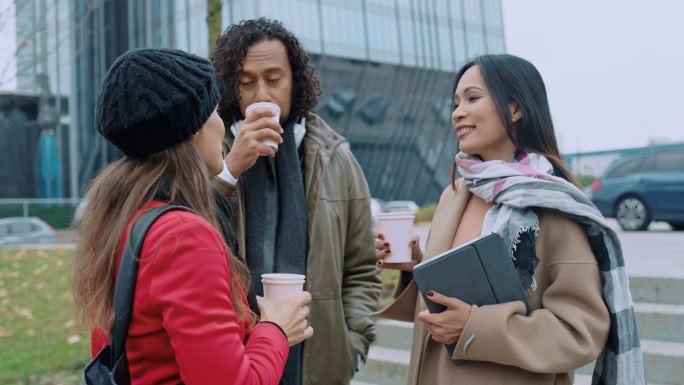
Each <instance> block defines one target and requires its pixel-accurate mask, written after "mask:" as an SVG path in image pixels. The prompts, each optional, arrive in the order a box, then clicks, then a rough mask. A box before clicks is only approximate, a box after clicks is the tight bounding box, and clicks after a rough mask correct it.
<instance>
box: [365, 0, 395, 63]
mask: <svg viewBox="0 0 684 385" xmlns="http://www.w3.org/2000/svg"><path fill="white" fill-rule="evenodd" d="M366 12H367V17H366V19H367V23H368V45H369V48H370V60H373V61H379V62H384V63H398V62H399V36H398V31H397V18H396V8H395V6H394V2H393V1H387V0H366Z"/></svg>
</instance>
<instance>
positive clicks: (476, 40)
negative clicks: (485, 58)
mask: <svg viewBox="0 0 684 385" xmlns="http://www.w3.org/2000/svg"><path fill="white" fill-rule="evenodd" d="M461 3H462V9H463V15H464V17H465V25H466V28H465V30H466V40H467V42H468V52H467V54H468V57H474V56H477V55H482V54H485V53H487V41H486V40H485V35H484V32H485V26H484V18H483V16H482V1H481V0H461Z"/></svg>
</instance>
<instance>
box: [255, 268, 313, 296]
mask: <svg viewBox="0 0 684 385" xmlns="http://www.w3.org/2000/svg"><path fill="white" fill-rule="evenodd" d="M305 281H306V277H305V276H303V275H301V274H281V273H270V274H262V275H261V283H262V285H263V286H264V298H265V299H267V300H269V301H282V300H286V299H288V298H291V297H294V296H295V295H297V294H299V293H301V292H302V291H303V290H304V282H305Z"/></svg>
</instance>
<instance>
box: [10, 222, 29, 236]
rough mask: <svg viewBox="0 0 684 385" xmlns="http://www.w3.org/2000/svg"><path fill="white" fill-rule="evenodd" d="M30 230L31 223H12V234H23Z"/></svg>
mask: <svg viewBox="0 0 684 385" xmlns="http://www.w3.org/2000/svg"><path fill="white" fill-rule="evenodd" d="M30 231H31V224H30V223H28V222H17V223H12V234H23V233H28V232H30Z"/></svg>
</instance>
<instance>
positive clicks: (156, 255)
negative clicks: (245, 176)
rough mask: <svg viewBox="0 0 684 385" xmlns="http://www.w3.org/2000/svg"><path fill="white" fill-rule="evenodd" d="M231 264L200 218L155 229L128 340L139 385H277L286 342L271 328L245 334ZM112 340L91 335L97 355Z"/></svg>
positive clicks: (168, 218) (177, 215) (175, 214)
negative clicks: (235, 303) (235, 302)
mask: <svg viewBox="0 0 684 385" xmlns="http://www.w3.org/2000/svg"><path fill="white" fill-rule="evenodd" d="M160 205H162V203H161V202H154V203H152V204H150V206H149V208H152V207H156V206H160ZM140 214H141V212H138V213H137V215H136V218H137V216H139V215H140ZM129 228H130V225H129ZM104 235H105V234H103V236H104ZM122 245H123V240H122ZM120 258H121V255H119V257H118V258H117V266H118V260H120ZM229 263H230V262H229V259H228V256H227V253H226V252H225V248H224V245H223V242H222V241H221V238H220V236H219V235H218V233H217V232H216V230H215V229H214V228H213V227H212V226H211V225H210V224H209V223H208V222H207V221H205V220H204V219H203V218H201V217H199V216H197V215H195V214H192V213H189V212H184V211H170V212H167V213H165V214H164V215H162V216H161V217H160V218H159V219H157V221H156V222H155V223H154V224H153V225H152V227H151V228H150V230H149V232H148V233H147V236H146V237H145V242H144V243H143V248H142V252H141V262H140V267H139V269H138V280H137V285H136V289H135V298H134V301H133V317H132V318H131V325H130V328H129V330H128V339H127V341H126V352H127V355H128V361H129V365H130V372H131V377H132V383H133V384H134V385H144V384H177V383H178V382H180V381H183V382H185V383H186V384H188V385H192V384H202V385H210V384H222V385H226V384H240V385H257V384H259V385H266V384H269V385H270V384H278V382H279V380H280V377H281V376H282V373H283V368H284V366H285V361H286V360H287V355H288V351H289V347H288V343H287V339H286V338H285V336H284V335H283V333H282V332H281V331H280V330H279V329H278V328H277V327H276V326H274V325H272V324H269V323H260V324H258V325H257V326H256V327H255V328H254V329H252V331H251V332H250V333H249V334H245V330H246V325H245V324H244V323H243V322H240V321H239V320H238V319H237V316H236V313H235V307H234V306H233V301H232V297H231V291H230V280H231V275H230V269H229V265H228V264H229ZM243 301H245V302H246V298H244V295H243ZM108 334H109V333H108V332H107V333H106V334H105V333H104V332H103V331H102V330H94V331H93V332H92V333H91V343H92V344H91V350H92V354H93V356H95V355H96V354H97V352H99V351H100V349H102V347H104V346H105V345H106V344H107V343H108V342H107V337H108Z"/></svg>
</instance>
